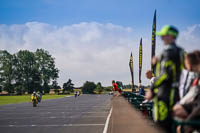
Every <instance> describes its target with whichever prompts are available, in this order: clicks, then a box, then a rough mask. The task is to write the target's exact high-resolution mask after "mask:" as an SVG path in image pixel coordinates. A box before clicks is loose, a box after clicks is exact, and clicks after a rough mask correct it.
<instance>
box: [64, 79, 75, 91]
mask: <svg viewBox="0 0 200 133" xmlns="http://www.w3.org/2000/svg"><path fill="white" fill-rule="evenodd" d="M73 89H74V84H73V83H72V80H71V79H69V80H68V81H67V82H66V83H64V84H63V93H64V92H65V91H68V92H73Z"/></svg>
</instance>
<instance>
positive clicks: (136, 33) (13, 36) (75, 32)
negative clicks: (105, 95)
mask: <svg viewBox="0 0 200 133" xmlns="http://www.w3.org/2000/svg"><path fill="white" fill-rule="evenodd" d="M199 5H200V1H199V0H126V1H124V0H0V49H1V50H8V51H9V52H11V53H16V52H17V51H19V50H24V49H28V50H31V51H35V50H36V49H37V48H43V49H45V50H47V51H49V52H50V54H52V56H53V57H55V62H56V67H58V69H59V70H60V73H59V79H58V82H59V84H60V85H61V86H62V84H63V83H64V82H66V81H67V80H68V79H69V78H71V79H72V81H73V83H74V84H75V86H81V85H83V83H84V82H85V81H86V80H88V81H94V82H95V83H97V82H101V83H102V84H103V85H104V86H108V85H111V81H112V80H120V81H122V82H123V83H124V84H129V83H130V82H131V76H130V71H129V66H128V63H129V58H130V53H131V52H133V58H134V74H135V75H134V78H135V84H138V58H139V55H138V51H139V50H138V49H139V41H140V39H141V37H142V38H143V51H144V52H143V68H142V83H143V84H144V85H148V84H149V81H148V80H147V79H146V78H145V71H146V70H148V69H150V55H151V51H150V49H151V30H152V21H153V14H154V11H155V9H156V10H157V29H158V30H159V29H161V28H162V26H164V25H166V24H170V25H174V26H176V27H177V28H178V29H179V31H180V35H179V38H178V40H177V43H178V44H179V45H180V46H181V47H183V48H184V49H185V50H186V51H187V52H189V51H192V50H195V49H199V46H200V44H199V42H200V9H199ZM156 43H157V45H156V55H159V54H160V53H161V51H162V48H163V44H162V42H161V40H160V38H159V37H157V42H156Z"/></svg>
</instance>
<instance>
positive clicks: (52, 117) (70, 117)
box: [0, 116, 107, 120]
mask: <svg viewBox="0 0 200 133" xmlns="http://www.w3.org/2000/svg"><path fill="white" fill-rule="evenodd" d="M105 117H107V116H81V117H79V116H69V117H55V116H51V117H42V119H73V118H105ZM36 118H41V117H35V116H34V117H20V118H13V117H12V118H0V120H22V119H36Z"/></svg>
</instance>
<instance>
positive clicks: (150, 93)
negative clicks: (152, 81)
mask: <svg viewBox="0 0 200 133" xmlns="http://www.w3.org/2000/svg"><path fill="white" fill-rule="evenodd" d="M152 98H153V94H152V91H151V90H150V89H149V90H148V91H147V93H146V95H145V99H147V100H151V99H152Z"/></svg>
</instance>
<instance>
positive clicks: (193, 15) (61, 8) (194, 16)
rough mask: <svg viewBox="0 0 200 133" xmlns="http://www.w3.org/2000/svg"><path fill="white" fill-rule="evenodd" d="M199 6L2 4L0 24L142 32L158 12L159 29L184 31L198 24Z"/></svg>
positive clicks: (112, 0)
mask: <svg viewBox="0 0 200 133" xmlns="http://www.w3.org/2000/svg"><path fill="white" fill-rule="evenodd" d="M199 5H200V1H199V0H1V1H0V9H1V12H0V18H1V21H0V23H2V24H22V23H26V22H29V21H39V22H45V23H49V24H53V25H59V26H60V25H66V24H74V23H79V22H90V21H96V22H101V23H108V22H109V23H114V24H118V25H123V26H130V27H133V28H134V29H138V30H140V29H141V30H142V29H145V28H147V27H149V26H150V25H151V22H152V16H153V12H154V10H155V9H157V11H158V25H163V24H174V25H177V26H178V27H180V28H183V27H184V26H187V25H192V24H196V23H199V22H200V13H199V12H200V9H199Z"/></svg>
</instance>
